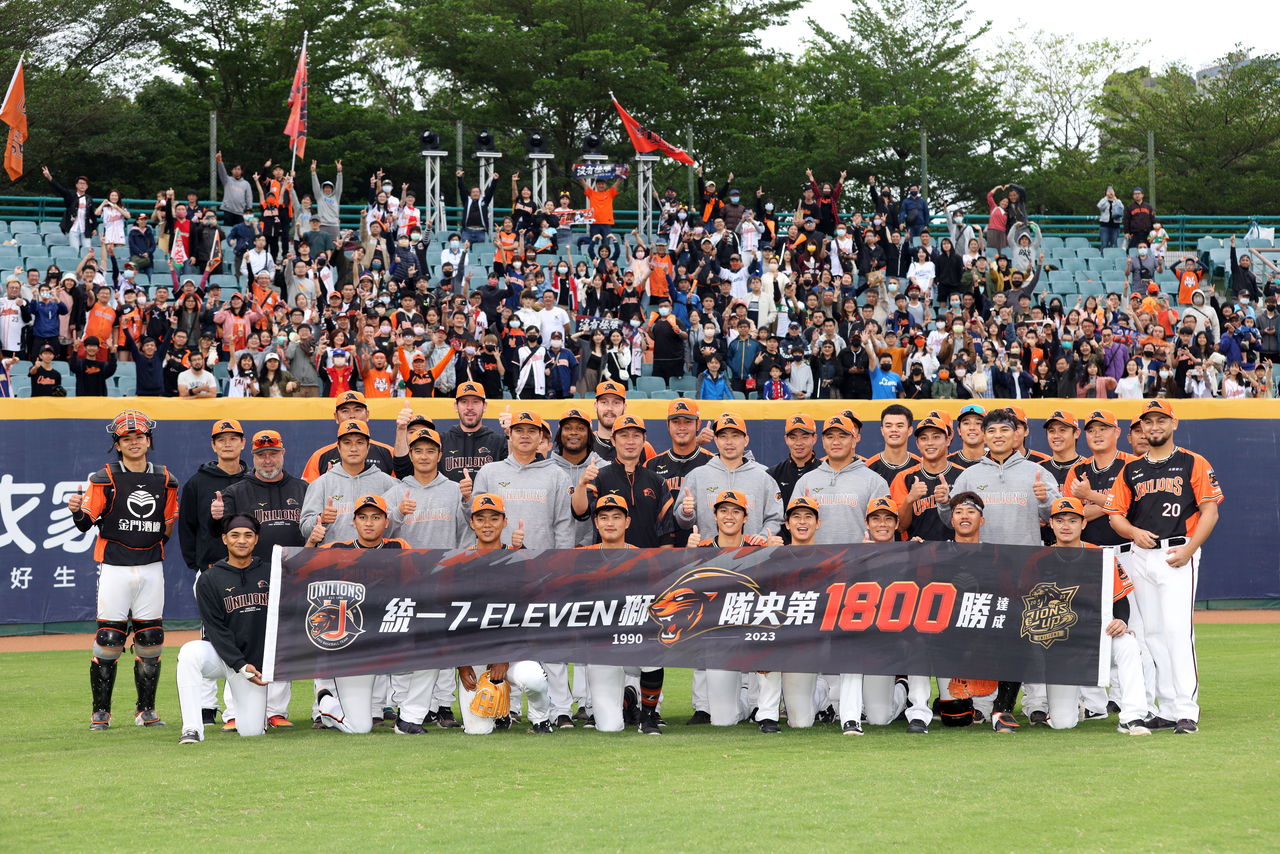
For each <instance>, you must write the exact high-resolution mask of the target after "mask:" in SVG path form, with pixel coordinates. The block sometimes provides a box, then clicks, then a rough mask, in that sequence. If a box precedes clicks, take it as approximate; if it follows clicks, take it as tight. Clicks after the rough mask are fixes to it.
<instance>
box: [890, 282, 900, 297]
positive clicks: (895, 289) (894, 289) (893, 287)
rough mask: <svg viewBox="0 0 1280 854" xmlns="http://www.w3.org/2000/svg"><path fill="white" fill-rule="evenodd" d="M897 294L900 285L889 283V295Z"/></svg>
mask: <svg viewBox="0 0 1280 854" xmlns="http://www.w3.org/2000/svg"><path fill="white" fill-rule="evenodd" d="M897 292H898V283H897V282H890V283H889V293H891V294H896V293H897Z"/></svg>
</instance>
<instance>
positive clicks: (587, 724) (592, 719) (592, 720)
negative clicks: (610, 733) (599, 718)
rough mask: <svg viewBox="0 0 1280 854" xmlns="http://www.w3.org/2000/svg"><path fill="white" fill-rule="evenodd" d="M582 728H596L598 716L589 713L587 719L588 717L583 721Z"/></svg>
mask: <svg viewBox="0 0 1280 854" xmlns="http://www.w3.org/2000/svg"><path fill="white" fill-rule="evenodd" d="M582 728H583V729H595V728H596V716H595V715H587V719H586V720H585V721H583V722H582Z"/></svg>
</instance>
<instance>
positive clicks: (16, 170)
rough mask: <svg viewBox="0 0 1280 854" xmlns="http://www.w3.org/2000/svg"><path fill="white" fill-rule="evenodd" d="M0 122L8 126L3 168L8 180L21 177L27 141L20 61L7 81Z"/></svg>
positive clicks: (24, 89)
mask: <svg viewBox="0 0 1280 854" xmlns="http://www.w3.org/2000/svg"><path fill="white" fill-rule="evenodd" d="M0 121H2V122H4V123H5V124H7V125H8V126H9V142H8V144H7V145H6V146H5V147H4V168H5V171H6V172H8V173H9V180H10V181H16V180H18V179H19V178H20V177H22V146H23V143H25V142H26V141H27V83H26V78H25V76H24V75H23V73H22V60H21V59H19V60H18V67H17V69H16V70H15V71H14V72H13V79H12V80H10V81H9V91H8V92H6V93H5V96H4V105H3V106H0Z"/></svg>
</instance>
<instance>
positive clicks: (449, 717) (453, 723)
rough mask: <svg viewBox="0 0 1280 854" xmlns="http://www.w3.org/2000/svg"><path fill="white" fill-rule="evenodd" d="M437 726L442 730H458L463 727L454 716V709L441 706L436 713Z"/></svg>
mask: <svg viewBox="0 0 1280 854" xmlns="http://www.w3.org/2000/svg"><path fill="white" fill-rule="evenodd" d="M436 726H438V727H440V729H457V728H458V727H460V726H462V724H460V723H458V721H457V720H456V719H455V718H454V716H453V709H451V708H449V707H448V706H441V707H440V709H439V711H438V712H436Z"/></svg>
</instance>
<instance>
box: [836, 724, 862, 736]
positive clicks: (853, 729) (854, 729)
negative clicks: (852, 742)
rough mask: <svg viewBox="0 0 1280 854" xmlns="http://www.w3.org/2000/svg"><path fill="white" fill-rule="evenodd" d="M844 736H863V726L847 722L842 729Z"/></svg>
mask: <svg viewBox="0 0 1280 854" xmlns="http://www.w3.org/2000/svg"><path fill="white" fill-rule="evenodd" d="M840 733H841V734H842V735H862V724H860V723H858V722H857V721H845V722H844V725H843V726H841V727H840Z"/></svg>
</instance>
